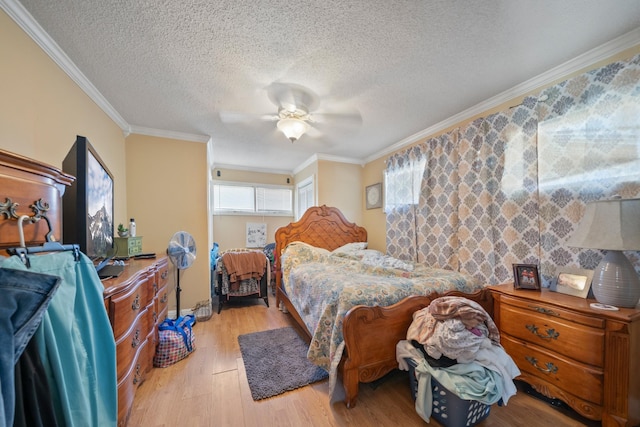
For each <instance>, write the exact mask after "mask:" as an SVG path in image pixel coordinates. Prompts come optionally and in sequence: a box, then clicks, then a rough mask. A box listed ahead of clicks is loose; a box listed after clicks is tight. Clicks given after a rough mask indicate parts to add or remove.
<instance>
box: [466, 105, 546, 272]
mask: <svg viewBox="0 0 640 427" xmlns="http://www.w3.org/2000/svg"><path fill="white" fill-rule="evenodd" d="M535 102H536V100H535V99H534V98H526V99H525V100H524V101H523V102H522V104H521V105H518V106H516V107H513V108H510V109H509V110H507V111H504V112H500V113H496V114H493V115H491V116H489V117H486V118H481V119H477V120H475V121H473V122H471V123H469V124H468V125H467V126H465V127H464V128H462V129H461V131H460V134H461V135H462V137H461V141H460V166H459V173H460V201H461V203H460V205H459V216H460V227H459V238H460V270H461V271H464V272H466V273H469V274H472V275H473V276H475V277H476V278H478V279H479V280H481V281H483V282H485V283H492V284H495V283H503V282H506V281H509V280H510V279H511V278H512V277H513V273H512V268H511V267H512V264H519V263H527V264H529V263H531V264H537V263H538V259H539V233H538V221H537V219H538V192H537V155H536V138H535V136H536V120H535Z"/></svg>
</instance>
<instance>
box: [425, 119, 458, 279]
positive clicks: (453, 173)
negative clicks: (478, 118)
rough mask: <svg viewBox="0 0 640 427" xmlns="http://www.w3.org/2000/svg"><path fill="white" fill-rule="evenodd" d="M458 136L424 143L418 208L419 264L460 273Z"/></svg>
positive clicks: (447, 134)
mask: <svg viewBox="0 0 640 427" xmlns="http://www.w3.org/2000/svg"><path fill="white" fill-rule="evenodd" d="M457 143H458V132H457V131H454V132H450V133H446V134H444V135H441V136H439V137H437V138H431V139H428V140H427V141H426V142H425V143H424V149H425V153H426V167H425V170H424V175H423V180H422V190H421V197H420V201H419V205H418V209H417V212H418V217H417V224H418V235H417V241H418V248H419V251H418V262H420V263H423V264H426V265H428V266H430V267H439V268H446V269H449V270H456V271H457V270H458V268H459V263H458V210H457V206H458V205H459V200H458V182H459V178H458V149H457Z"/></svg>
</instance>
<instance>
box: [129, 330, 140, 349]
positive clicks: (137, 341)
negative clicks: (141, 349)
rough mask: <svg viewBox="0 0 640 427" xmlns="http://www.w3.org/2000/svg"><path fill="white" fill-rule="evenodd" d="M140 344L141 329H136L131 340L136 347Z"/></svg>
mask: <svg viewBox="0 0 640 427" xmlns="http://www.w3.org/2000/svg"><path fill="white" fill-rule="evenodd" d="M139 345H140V329H136V333H135V335H134V336H133V340H131V347H133V348H136V347H137V346H139Z"/></svg>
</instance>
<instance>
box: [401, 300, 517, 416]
mask: <svg viewBox="0 0 640 427" xmlns="http://www.w3.org/2000/svg"><path fill="white" fill-rule="evenodd" d="M396 358H397V361H398V366H399V368H400V369H402V370H409V364H408V363H407V359H412V360H413V365H415V374H416V377H417V379H418V391H417V393H416V411H417V412H418V414H419V415H420V416H421V417H422V418H423V419H424V420H425V421H427V422H429V419H430V417H431V410H432V400H433V396H432V391H431V377H433V378H434V379H436V380H437V381H438V382H439V383H440V384H441V385H442V386H444V387H445V388H446V389H448V390H449V391H450V392H452V393H454V394H455V395H457V396H458V397H460V399H463V400H475V401H479V402H482V403H484V404H486V405H492V404H494V403H497V402H501V404H503V405H506V404H507V401H508V400H509V398H510V397H511V396H513V395H514V394H515V393H516V386H515V384H514V383H513V379H514V378H515V377H517V376H518V375H520V371H519V370H518V367H517V366H516V364H515V363H514V362H513V360H512V359H511V357H510V356H509V355H508V354H507V353H506V352H505V351H504V349H503V348H502V346H501V345H500V332H499V331H498V328H497V327H496V325H495V323H494V322H493V319H491V316H489V314H488V313H487V312H486V311H485V310H484V309H483V308H482V306H481V305H480V304H478V303H477V302H475V301H472V300H469V299H467V298H463V297H454V296H448V297H441V298H437V299H435V300H433V301H432V302H431V304H430V305H429V306H428V307H425V308H423V309H422V310H418V311H416V312H415V313H414V314H413V322H412V323H411V325H410V326H409V330H408V331H407V339H406V340H402V341H400V342H398V344H397V346H396Z"/></svg>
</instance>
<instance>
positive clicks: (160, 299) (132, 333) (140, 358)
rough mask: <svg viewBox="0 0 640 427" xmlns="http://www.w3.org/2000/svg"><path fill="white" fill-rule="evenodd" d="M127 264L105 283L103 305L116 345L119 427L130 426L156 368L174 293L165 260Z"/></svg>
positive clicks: (128, 262) (130, 262) (132, 261)
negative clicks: (162, 329)
mask: <svg viewBox="0 0 640 427" xmlns="http://www.w3.org/2000/svg"><path fill="white" fill-rule="evenodd" d="M126 263H127V266H126V267H125V270H124V272H123V273H122V274H121V275H120V276H119V277H117V278H115V279H109V280H105V281H103V284H104V287H105V290H104V305H105V308H106V310H107V312H108V313H109V319H110V321H111V326H112V328H113V334H114V337H115V341H116V357H117V373H118V425H119V426H124V425H126V424H127V420H128V419H129V414H130V412H131V407H132V405H133V398H134V396H135V392H136V390H137V388H138V386H139V385H140V384H141V383H142V382H143V381H144V379H145V377H146V374H147V373H148V372H149V370H150V369H151V368H152V367H153V356H154V354H155V350H156V345H157V343H158V328H157V325H158V323H159V322H161V321H162V320H164V319H165V318H166V317H167V312H168V305H167V301H168V296H169V294H170V293H171V291H172V290H173V289H172V286H170V285H169V282H168V280H167V278H168V275H169V264H168V261H167V258H166V257H161V258H157V259H151V260H134V259H130V260H128V261H126Z"/></svg>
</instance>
